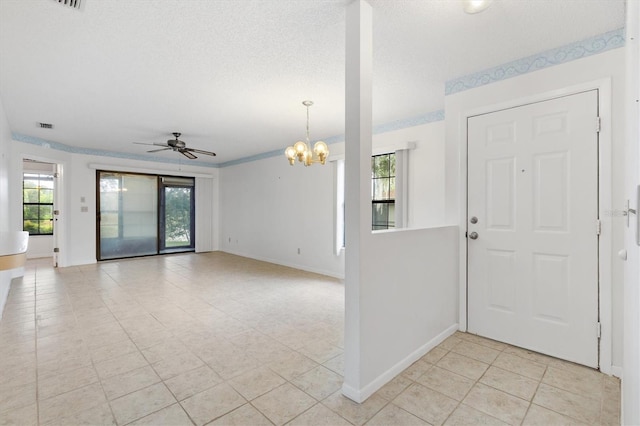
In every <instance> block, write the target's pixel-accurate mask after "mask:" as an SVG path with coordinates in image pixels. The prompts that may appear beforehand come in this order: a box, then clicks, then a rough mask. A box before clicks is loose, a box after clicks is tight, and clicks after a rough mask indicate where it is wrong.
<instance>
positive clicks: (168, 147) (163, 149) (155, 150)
mask: <svg viewBox="0 0 640 426" xmlns="http://www.w3.org/2000/svg"><path fill="white" fill-rule="evenodd" d="M168 149H171V147H170V146H167V147H165V148H160V149H152V150H151V151H147V152H160V151H166V150H168Z"/></svg>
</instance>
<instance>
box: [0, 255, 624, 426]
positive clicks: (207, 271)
mask: <svg viewBox="0 0 640 426" xmlns="http://www.w3.org/2000/svg"><path fill="white" fill-rule="evenodd" d="M48 262H49V260H38V261H29V262H28V265H27V268H26V274H25V276H24V278H23V279H20V280H15V281H14V283H13V285H12V289H11V292H10V294H9V300H8V303H7V305H6V308H5V312H4V315H3V318H2V321H1V322H0V372H1V374H0V425H7V424H18V425H31V424H34V425H35V424H39V425H74V424H91V425H102V424H105V425H107V424H118V425H125V424H135V425H138V424H153V425H191V424H196V425H202V424H212V425H272V424H276V425H281V424H290V425H336V426H337V425H350V424H352V425H362V424H367V425H427V424H432V425H440V424H446V425H462V424H483V425H488V424H526V425H534V424H538V425H564V424H567V425H568V424H607V425H608V424H611V425H613V424H619V416H618V412H619V407H620V383H619V381H618V380H617V379H615V378H612V377H608V376H605V375H603V374H600V373H598V372H596V371H593V370H590V369H587V368H583V367H579V366H576V365H573V364H570V363H566V362H562V361H559V360H556V359H553V358H549V357H546V356H543V355H539V354H535V353H531V352H527V351H524V350H522V349H518V348H515V347H511V346H508V345H505V344H502V343H498V342H495V341H492V340H487V339H483V338H479V337H477V336H474V335H469V334H465V333H456V334H455V335H453V336H451V337H449V338H448V339H447V340H446V341H444V342H443V343H442V344H441V345H440V346H438V347H436V348H434V349H433V350H432V351H431V352H429V353H428V354H426V355H425V356H424V357H423V358H422V359H420V360H419V361H417V362H416V363H415V364H413V365H412V366H411V367H409V368H408V369H407V370H406V371H404V373H403V374H401V375H400V376H398V377H397V378H395V379H394V380H392V381H391V382H390V383H388V384H387V385H385V386H384V387H383V388H382V389H380V390H379V391H378V392H377V393H376V394H374V395H373V396H372V397H370V398H369V399H368V400H367V401H366V402H365V403H363V404H361V405H358V404H355V403H353V402H351V401H350V400H348V399H346V398H345V397H343V396H342V395H341V393H340V387H341V382H342V376H341V374H342V368H343V367H342V366H343V355H342V350H343V349H342V348H343V318H344V313H343V311H344V293H343V287H342V284H341V283H340V282H339V281H337V280H334V279H331V278H327V277H323V276H319V275H314V274H309V273H305V272H301V271H296V270H293V269H289V268H284V267H279V266H275V265H271V264H267V263H263V262H256V261H252V260H248V259H244V258H240V257H236V256H232V255H228V254H224V253H209V254H198V255H196V254H182V255H172V256H164V257H154V258H143V259H136V260H126V261H114V262H107V263H101V264H97V265H89V266H82V267H72V268H63V269H58V270H54V269H52V268H51V267H50V266H49V264H48Z"/></svg>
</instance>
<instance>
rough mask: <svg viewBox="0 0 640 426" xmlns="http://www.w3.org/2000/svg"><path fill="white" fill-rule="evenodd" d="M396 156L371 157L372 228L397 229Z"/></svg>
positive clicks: (392, 154) (391, 154) (393, 154)
mask: <svg viewBox="0 0 640 426" xmlns="http://www.w3.org/2000/svg"><path fill="white" fill-rule="evenodd" d="M395 175H396V154H395V153H390V154H382V155H374V156H373V157H371V218H372V219H371V224H372V226H371V228H372V229H373V230H374V231H375V230H379V229H389V228H395V197H396V176H395Z"/></svg>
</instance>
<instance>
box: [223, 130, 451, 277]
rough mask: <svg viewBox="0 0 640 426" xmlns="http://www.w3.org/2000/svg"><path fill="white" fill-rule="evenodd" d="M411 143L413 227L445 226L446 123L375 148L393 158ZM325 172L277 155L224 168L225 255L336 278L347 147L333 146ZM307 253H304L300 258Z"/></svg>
mask: <svg viewBox="0 0 640 426" xmlns="http://www.w3.org/2000/svg"><path fill="white" fill-rule="evenodd" d="M407 142H413V143H415V148H414V149H411V150H410V151H409V172H408V192H409V193H408V210H409V224H408V227H410V228H424V227H432V226H438V225H442V224H443V221H444V121H438V122H434V123H429V124H423V125H420V126H415V127H410V128H405V129H400V130H395V131H390V132H386V133H381V134H378V135H374V136H373V146H374V147H379V148H380V149H383V150H384V149H386V150H387V152H393V150H394V149H396V148H397V147H399V146H406V145H407ZM329 149H330V151H331V155H330V157H329V160H330V161H329V162H327V164H326V165H325V166H321V165H319V164H314V165H313V166H311V167H304V166H303V165H301V164H300V163H296V164H295V165H294V166H293V167H292V166H290V165H289V164H288V163H287V160H286V158H285V156H284V154H283V155H282V156H277V157H272V158H267V159H262V160H258V161H252V162H249V163H244V164H239V165H235V166H229V167H225V168H223V169H221V170H220V182H221V200H220V209H221V210H220V217H221V224H220V227H221V229H222V230H223V231H222V234H221V241H220V247H221V250H223V251H226V252H229V253H234V254H238V255H241V256H246V257H251V258H254V259H260V260H265V261H269V262H273V263H277V264H281V265H286V266H291V267H295V268H299V269H304V270H308V271H312V272H318V273H322V274H326V275H330V276H335V277H340V278H342V277H344V256H343V255H340V256H336V255H335V254H334V231H333V230H334V216H335V215H334V208H335V207H334V206H335V204H334V196H335V188H334V186H333V185H334V177H333V173H334V171H335V170H334V167H335V165H334V164H333V163H332V162H331V160H332V159H335V158H343V152H344V143H343V142H342V143H336V144H332V145H330V146H329ZM298 248H300V254H298Z"/></svg>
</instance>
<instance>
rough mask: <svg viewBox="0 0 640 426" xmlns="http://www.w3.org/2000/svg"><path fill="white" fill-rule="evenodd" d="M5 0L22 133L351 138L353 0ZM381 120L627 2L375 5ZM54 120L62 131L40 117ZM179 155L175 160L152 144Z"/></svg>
mask: <svg viewBox="0 0 640 426" xmlns="http://www.w3.org/2000/svg"><path fill="white" fill-rule="evenodd" d="M82 1H83V6H82V9H81V10H79V11H78V10H73V9H70V8H68V7H64V6H61V5H60V4H58V3H57V2H56V1H53V0H0V100H2V103H3V105H4V109H5V111H6V113H7V116H8V120H9V124H10V126H11V130H12V131H13V132H14V133H19V134H22V135H26V136H32V137H37V138H42V139H46V140H49V141H54V142H59V143H63V144H66V145H70V146H73V147H77V148H89V149H103V150H109V151H115V152H122V153H135V154H143V153H144V151H145V148H146V147H144V146H140V145H134V144H132V142H134V141H138V142H164V141H165V140H166V139H168V138H169V137H170V136H171V135H170V133H171V132H174V131H179V132H182V133H183V136H182V137H181V139H182V140H184V141H186V142H187V145H188V146H190V147H193V148H199V149H206V150H213V151H216V152H217V153H218V157H216V158H203V157H204V156H201V157H200V158H199V160H203V161H211V162H217V163H224V162H226V161H231V160H235V159H238V158H243V157H246V156H251V155H256V154H260V153H264V152H268V151H272V150H277V149H284V148H285V147H286V146H287V145H289V144H291V143H292V142H294V141H295V140H298V139H300V138H303V137H304V128H305V123H304V120H305V110H304V107H303V106H302V105H301V102H302V101H303V100H305V99H311V100H313V101H314V102H315V105H314V106H313V107H312V108H311V137H312V139H314V140H315V139H319V138H328V137H331V136H335V135H341V134H343V133H344V67H345V59H344V56H345V54H344V48H345V40H344V34H345V7H346V4H347V3H349V0H254V1H248V0H218V1H216V0H188V1H185V0H155V1H151V0H135V1H133V0H126V1H125V0H82ZM370 3H371V4H372V6H373V10H374V121H375V123H376V124H384V123H388V122H391V121H394V120H398V119H404V118H410V117H415V116H418V115H422V114H426V113H428V112H431V111H434V110H438V109H441V108H443V105H444V83H445V81H447V80H450V79H452V78H455V77H458V76H462V75H465V74H469V73H472V72H475V71H479V70H482V69H485V68H489V67H492V66H495V65H499V64H502V63H505V62H509V61H512V60H515V59H518V58H522V57H526V56H529V55H532V54H535V53H537V52H542V51H545V50H548V49H552V48H556V47H559V46H563V45H566V44H569V43H572V42H575V41H579V40H583V39H585V38H588V37H590V36H593V35H597V34H602V33H604V32H607V31H610V30H614V29H618V28H621V27H623V26H624V9H625V7H624V1H623V0H494V1H493V4H492V6H491V7H490V8H489V9H487V10H486V11H485V12H483V13H480V14H477V15H468V14H465V13H464V12H463V10H462V5H461V3H460V1H458V0H431V1H429V0H420V1H418V0H415V1H410V0H370ZM37 122H47V123H53V124H54V126H55V127H54V129H52V130H45V129H39V128H38V127H37ZM155 155H156V156H163V157H166V158H169V157H173V156H175V155H177V154H176V153H172V152H166V153H160V154H155Z"/></svg>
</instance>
